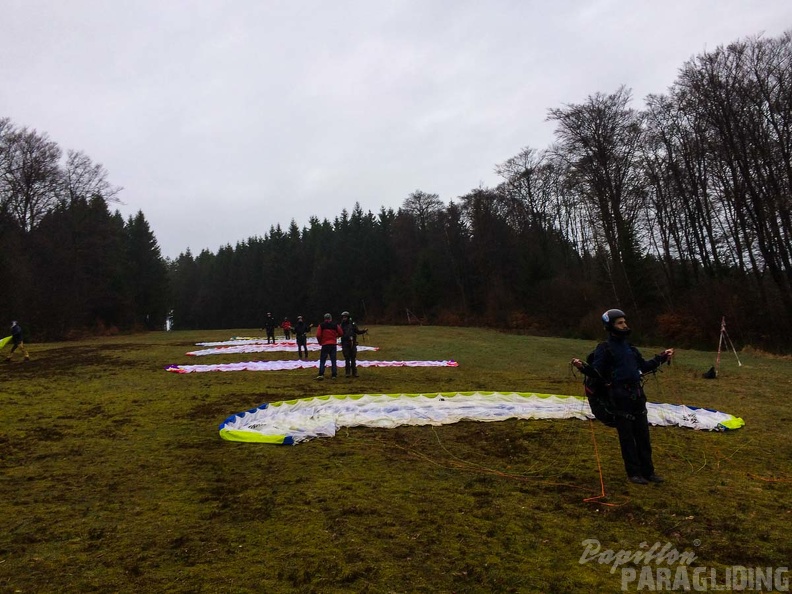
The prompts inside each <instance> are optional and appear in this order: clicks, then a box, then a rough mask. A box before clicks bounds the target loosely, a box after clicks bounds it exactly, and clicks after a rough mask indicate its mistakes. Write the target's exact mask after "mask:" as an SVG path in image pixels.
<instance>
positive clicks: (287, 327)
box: [281, 318, 292, 340]
mask: <svg viewBox="0 0 792 594" xmlns="http://www.w3.org/2000/svg"><path fill="white" fill-rule="evenodd" d="M281 329H282V330H283V338H285V339H286V340H291V332H292V325H291V322H290V321H289V318H283V322H281Z"/></svg>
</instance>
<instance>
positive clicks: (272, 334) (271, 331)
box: [266, 328, 275, 344]
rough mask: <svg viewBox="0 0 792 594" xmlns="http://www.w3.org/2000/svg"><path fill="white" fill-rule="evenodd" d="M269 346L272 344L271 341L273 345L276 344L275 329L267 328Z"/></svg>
mask: <svg viewBox="0 0 792 594" xmlns="http://www.w3.org/2000/svg"><path fill="white" fill-rule="evenodd" d="M266 330H267V344H269V343H270V340H271V341H272V343H273V344H275V328H267V329H266Z"/></svg>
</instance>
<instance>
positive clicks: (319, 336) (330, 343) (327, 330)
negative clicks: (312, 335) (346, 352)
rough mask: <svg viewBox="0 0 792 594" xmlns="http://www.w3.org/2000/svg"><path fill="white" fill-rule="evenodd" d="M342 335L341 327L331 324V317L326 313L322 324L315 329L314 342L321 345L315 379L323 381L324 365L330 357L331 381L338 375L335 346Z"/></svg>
mask: <svg viewBox="0 0 792 594" xmlns="http://www.w3.org/2000/svg"><path fill="white" fill-rule="evenodd" d="M342 334H343V332H342V331H341V326H339V325H338V324H336V323H335V322H333V316H331V315H330V314H329V313H326V314H325V315H324V322H322V323H321V324H319V327H318V328H317V329H316V340H318V341H319V344H320V345H322V354H321V356H320V358H319V375H317V376H316V379H318V380H323V379H324V372H325V363H326V362H327V358H328V357H330V366H331V374H332V379H335V378H336V376H337V375H338V366H337V363H336V357H337V352H338V346H337V345H338V339H339V338H340V337H341V335H342Z"/></svg>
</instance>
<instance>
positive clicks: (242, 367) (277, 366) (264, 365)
mask: <svg viewBox="0 0 792 594" xmlns="http://www.w3.org/2000/svg"><path fill="white" fill-rule="evenodd" d="M341 361H343V359H341ZM357 366H358V367H459V363H457V362H456V361H362V360H360V359H358V361H357ZM318 367H319V361H301V360H298V361H244V362H241V363H217V364H214V365H168V366H167V367H166V368H165V371H171V372H173V373H206V372H209V371H286V370H291V369H311V368H314V369H316V368H318ZM328 367H329V364H328Z"/></svg>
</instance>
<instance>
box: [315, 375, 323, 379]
mask: <svg viewBox="0 0 792 594" xmlns="http://www.w3.org/2000/svg"><path fill="white" fill-rule="evenodd" d="M316 379H318V380H323V379H324V376H323V375H317V376H316Z"/></svg>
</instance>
